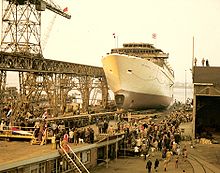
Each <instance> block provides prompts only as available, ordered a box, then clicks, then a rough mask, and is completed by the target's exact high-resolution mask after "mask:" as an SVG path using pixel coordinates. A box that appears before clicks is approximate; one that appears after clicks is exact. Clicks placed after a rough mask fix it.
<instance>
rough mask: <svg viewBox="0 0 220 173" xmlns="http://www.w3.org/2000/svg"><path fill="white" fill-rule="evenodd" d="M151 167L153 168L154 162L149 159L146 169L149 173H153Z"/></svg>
mask: <svg viewBox="0 0 220 173" xmlns="http://www.w3.org/2000/svg"><path fill="white" fill-rule="evenodd" d="M151 167H152V162H151V160H150V159H149V160H148V161H147V165H146V169H147V170H148V173H151Z"/></svg>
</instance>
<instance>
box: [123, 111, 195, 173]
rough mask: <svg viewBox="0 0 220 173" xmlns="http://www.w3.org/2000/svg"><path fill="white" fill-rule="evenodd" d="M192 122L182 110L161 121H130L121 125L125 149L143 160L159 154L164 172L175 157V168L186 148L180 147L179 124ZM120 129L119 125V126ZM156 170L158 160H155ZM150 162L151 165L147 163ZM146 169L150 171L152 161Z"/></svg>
mask: <svg viewBox="0 0 220 173" xmlns="http://www.w3.org/2000/svg"><path fill="white" fill-rule="evenodd" d="M190 121H192V113H191V112H187V111H184V110H178V111H173V112H171V113H169V114H168V115H167V116H166V117H165V118H163V119H162V120H158V119H152V118H149V119H148V120H142V121H132V122H130V123H127V124H124V125H123V130H124V132H125V139H124V143H125V146H124V147H125V148H133V149H134V154H135V155H137V156H139V157H140V156H143V158H144V159H145V160H147V158H150V157H152V156H155V153H156V152H157V153H158V152H160V153H161V154H160V156H161V158H160V160H161V161H163V166H164V171H166V170H167V165H168V164H169V163H170V161H171V159H172V157H173V156H175V163H176V167H177V166H178V160H179V157H180V156H182V155H183V156H184V157H187V149H186V147H185V146H184V147H182V148H181V145H180V142H181V130H180V129H179V125H180V123H183V122H190ZM119 127H121V125H119ZM119 129H120V128H119ZM155 161H156V166H155V167H154V168H155V170H156V169H157V167H158V165H159V163H158V161H159V159H158V158H156V160H155ZM148 162H151V163H148ZM148 162H147V166H146V168H147V169H148V170H149V172H150V170H151V167H152V164H153V163H152V161H151V160H148Z"/></svg>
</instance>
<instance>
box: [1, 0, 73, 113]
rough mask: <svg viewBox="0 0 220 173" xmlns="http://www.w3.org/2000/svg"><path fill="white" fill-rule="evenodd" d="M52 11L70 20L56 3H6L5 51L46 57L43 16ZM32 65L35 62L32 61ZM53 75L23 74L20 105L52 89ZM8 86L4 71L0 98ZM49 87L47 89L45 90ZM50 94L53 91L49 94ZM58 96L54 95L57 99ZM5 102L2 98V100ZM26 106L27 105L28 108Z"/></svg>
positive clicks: (22, 0)
mask: <svg viewBox="0 0 220 173" xmlns="http://www.w3.org/2000/svg"><path fill="white" fill-rule="evenodd" d="M46 9H47V10H50V11H52V12H54V13H56V14H58V15H60V16H62V17H64V18H67V19H70V18H71V15H69V14H68V13H67V12H66V11H63V9H62V8H61V7H60V6H59V5H57V4H55V3H54V2H53V0H3V1H2V34H1V51H2V52H8V53H12V54H16V56H20V55H26V56H28V58H30V59H31V58H33V57H34V58H43V55H42V48H41V15H42V12H44V11H45V10H46ZM30 63H32V61H31V60H30ZM51 82H53V81H52V79H51V77H50V75H48V74H43V73H33V72H19V84H20V99H19V100H20V101H21V100H22V102H20V105H17V108H19V109H21V108H22V105H23V103H24V102H27V100H28V99H29V100H30V98H31V99H32V101H34V98H35V97H38V96H39V95H40V94H41V92H42V90H46V91H48V90H50V89H51V88H49V89H48V87H50V85H48V83H49V84H50V83H51ZM5 86H6V71H4V70H1V71H0V95H1V96H2V95H3V94H1V93H3V92H4V90H5ZM45 87H47V88H46V89H45ZM48 92H49V91H48ZM53 97H54V96H53ZM0 99H1V97H0ZM25 107H26V105H25Z"/></svg>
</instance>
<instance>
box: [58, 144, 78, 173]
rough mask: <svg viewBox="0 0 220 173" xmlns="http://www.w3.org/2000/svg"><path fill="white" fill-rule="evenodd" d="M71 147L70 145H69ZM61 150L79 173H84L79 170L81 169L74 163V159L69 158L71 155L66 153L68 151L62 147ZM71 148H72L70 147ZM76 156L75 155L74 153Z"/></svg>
mask: <svg viewBox="0 0 220 173" xmlns="http://www.w3.org/2000/svg"><path fill="white" fill-rule="evenodd" d="M67 146H68V147H69V145H67ZM60 147H61V149H62V150H63V152H64V153H65V155H66V156H67V158H68V159H69V160H70V161H71V163H73V165H74V166H75V168H76V169H77V171H79V173H82V171H81V170H80V169H79V167H78V166H77V165H76V163H75V162H74V161H73V159H72V158H71V157H70V156H69V154H68V153H67V152H66V150H65V149H64V148H63V147H62V146H60ZM69 148H70V147H69ZM74 154H75V153H74Z"/></svg>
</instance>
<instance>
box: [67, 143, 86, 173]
mask: <svg viewBox="0 0 220 173" xmlns="http://www.w3.org/2000/svg"><path fill="white" fill-rule="evenodd" d="M67 147H68V148H69V149H70V151H71V152H72V153H73V155H74V157H75V158H76V159H77V161H78V162H79V163H80V165H82V167H83V168H84V169H85V170H86V172H87V173H90V172H89V170H88V169H87V168H86V167H85V165H84V164H83V163H82V162H81V160H80V159H79V157H78V156H77V155H76V153H75V152H74V151H73V150H72V148H71V147H70V146H69V145H67Z"/></svg>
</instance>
